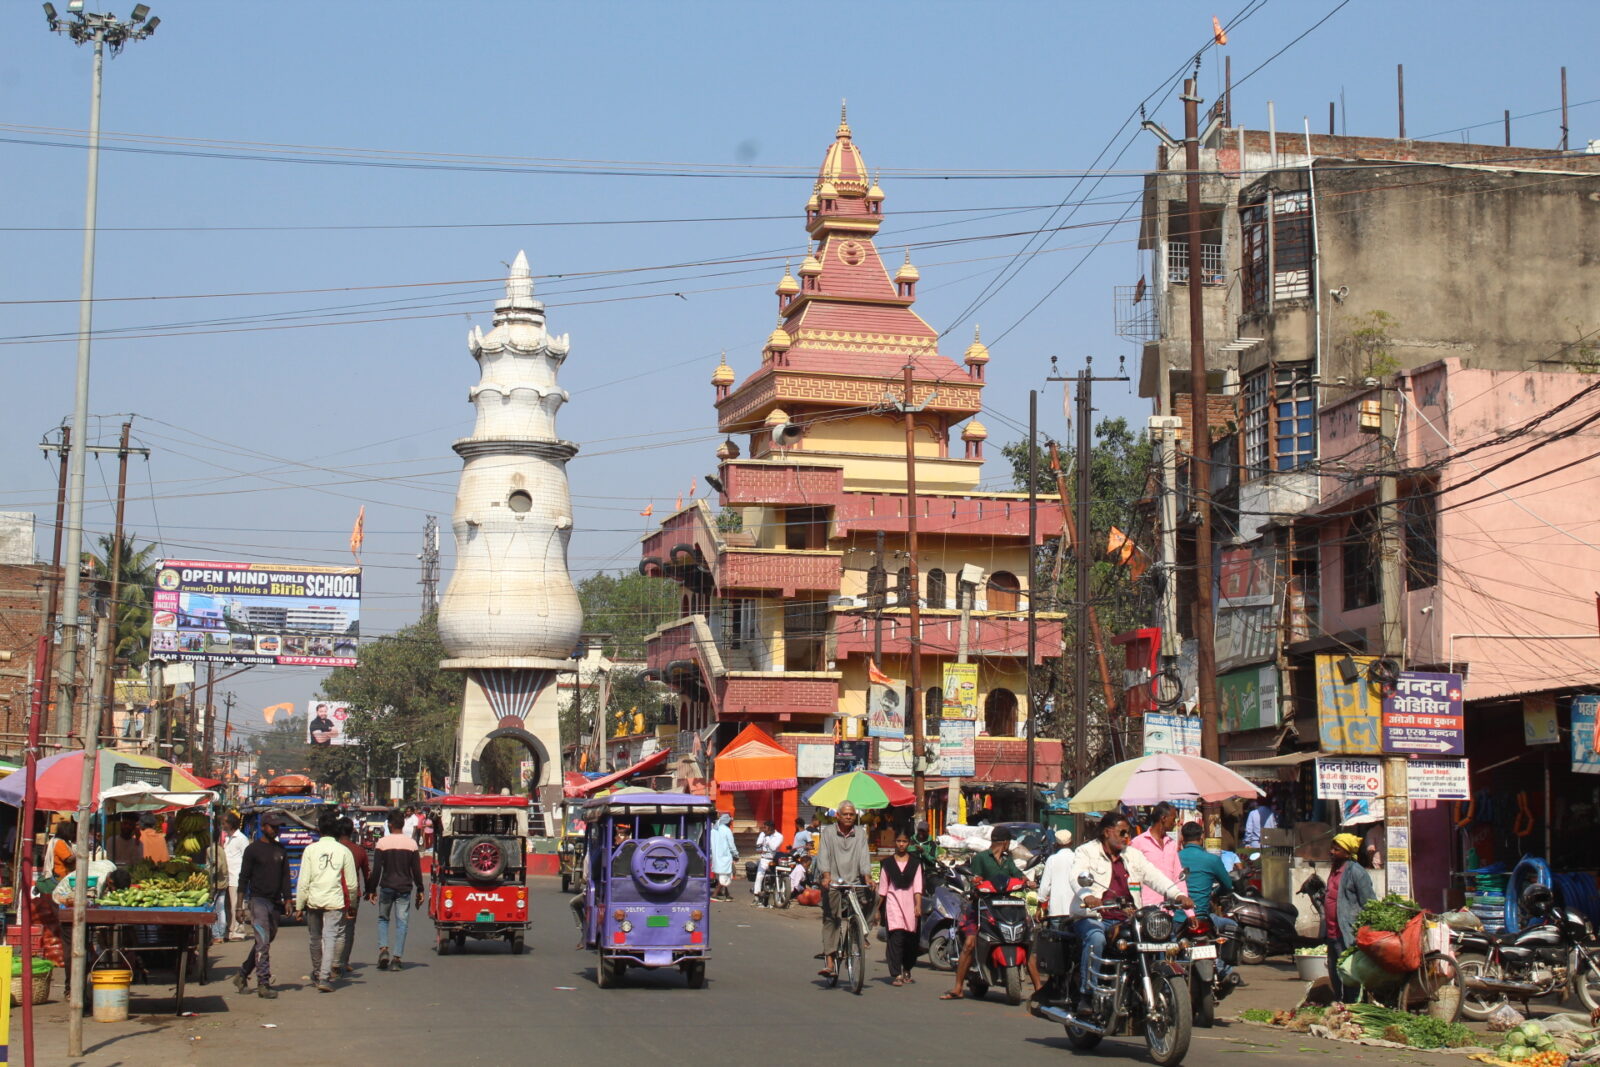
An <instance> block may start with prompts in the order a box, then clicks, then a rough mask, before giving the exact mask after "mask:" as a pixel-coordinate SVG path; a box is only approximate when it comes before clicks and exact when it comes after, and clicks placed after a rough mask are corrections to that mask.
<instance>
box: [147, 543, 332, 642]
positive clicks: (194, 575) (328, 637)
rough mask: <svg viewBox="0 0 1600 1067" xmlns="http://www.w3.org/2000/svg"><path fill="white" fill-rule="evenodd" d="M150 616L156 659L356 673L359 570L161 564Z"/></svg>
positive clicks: (194, 562) (169, 561) (181, 561)
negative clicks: (352, 669)
mask: <svg viewBox="0 0 1600 1067" xmlns="http://www.w3.org/2000/svg"><path fill="white" fill-rule="evenodd" d="M151 611H152V617H151V624H150V658H151V659H158V660H180V661H191V662H199V663H274V664H283V665H286V666H296V667H352V666H354V665H355V662H356V645H357V641H358V639H359V637H360V632H361V627H360V621H361V568H360V567H312V566H302V565H299V564H285V565H279V564H271V563H220V562H211V561H205V560H188V559H167V560H162V561H161V562H160V563H159V564H158V566H157V569H156V588H155V591H154V593H153V594H152V595H151Z"/></svg>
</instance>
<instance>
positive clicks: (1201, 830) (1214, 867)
mask: <svg viewBox="0 0 1600 1067" xmlns="http://www.w3.org/2000/svg"><path fill="white" fill-rule="evenodd" d="M1205 834H1206V831H1205V827H1204V826H1203V825H1202V824H1200V823H1198V822H1190V823H1184V824H1183V834H1182V836H1183V847H1182V848H1181V849H1179V850H1178V862H1180V863H1182V864H1183V870H1184V875H1185V878H1186V880H1187V881H1188V887H1189V898H1190V899H1191V900H1193V901H1194V913H1195V914H1196V915H1207V916H1210V918H1211V922H1212V925H1214V926H1215V927H1216V928H1217V933H1218V934H1219V935H1229V936H1232V935H1235V934H1237V933H1238V932H1239V924H1238V923H1236V922H1234V921H1233V920H1232V919H1230V918H1228V917H1227V916H1226V915H1218V914H1216V912H1214V911H1213V910H1212V908H1211V896H1212V894H1213V893H1216V892H1219V891H1220V892H1223V893H1231V892H1233V879H1232V878H1231V877H1229V874H1228V868H1227V867H1226V866H1224V865H1223V862H1222V860H1221V858H1220V857H1217V856H1213V855H1212V854H1211V853H1209V852H1207V851H1206V850H1205V849H1204V848H1203V847H1201V844H1200V841H1201V839H1202V838H1204V837H1205ZM1218 970H1219V971H1220V972H1221V973H1223V974H1226V973H1227V972H1228V970H1229V968H1228V965H1227V964H1226V963H1223V962H1222V961H1221V960H1220V959H1219V960H1218Z"/></svg>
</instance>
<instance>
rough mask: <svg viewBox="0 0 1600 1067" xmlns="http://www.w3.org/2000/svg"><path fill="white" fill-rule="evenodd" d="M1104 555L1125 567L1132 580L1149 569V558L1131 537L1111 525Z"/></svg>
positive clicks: (1141, 575) (1138, 577)
mask: <svg viewBox="0 0 1600 1067" xmlns="http://www.w3.org/2000/svg"><path fill="white" fill-rule="evenodd" d="M1106 555H1108V556H1111V557H1113V558H1114V559H1115V560H1116V561H1117V564H1118V565H1119V566H1123V567H1127V568H1128V573H1129V574H1130V575H1132V576H1133V580H1134V581H1138V580H1139V579H1140V578H1143V577H1144V572H1145V571H1147V570H1149V569H1150V558H1149V557H1148V556H1146V555H1145V554H1144V551H1143V550H1142V549H1141V548H1140V547H1139V546H1138V545H1136V544H1134V542H1133V538H1131V537H1129V536H1128V535H1127V534H1125V533H1123V532H1122V531H1121V530H1119V529H1117V528H1116V527H1115V526H1113V527H1111V536H1110V538H1109V539H1108V540H1107V542H1106Z"/></svg>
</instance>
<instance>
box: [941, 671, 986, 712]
mask: <svg viewBox="0 0 1600 1067" xmlns="http://www.w3.org/2000/svg"><path fill="white" fill-rule="evenodd" d="M943 681H944V688H943V696H944V717H945V718H946V719H971V720H974V721H976V720H977V718H978V665H977V664H976V663H946V664H945V665H944V678H943Z"/></svg>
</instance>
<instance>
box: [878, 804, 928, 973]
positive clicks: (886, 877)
mask: <svg viewBox="0 0 1600 1067" xmlns="http://www.w3.org/2000/svg"><path fill="white" fill-rule="evenodd" d="M921 914H922V861H921V860H920V859H918V858H917V857H916V856H914V855H912V853H911V838H910V837H909V836H908V835H907V834H906V832H905V831H904V830H902V831H900V832H899V833H897V834H895V835H894V855H892V856H890V857H889V858H888V859H886V860H884V861H883V864H882V866H881V867H880V868H879V869H878V922H879V923H880V924H881V925H882V926H883V928H884V929H885V931H886V932H887V934H888V942H889V945H888V964H889V984H890V985H893V986H903V985H912V984H914V983H915V981H916V979H914V978H912V977H911V968H912V967H915V966H916V963H917V936H918V935H917V917H918V916H920V915H921Z"/></svg>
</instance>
